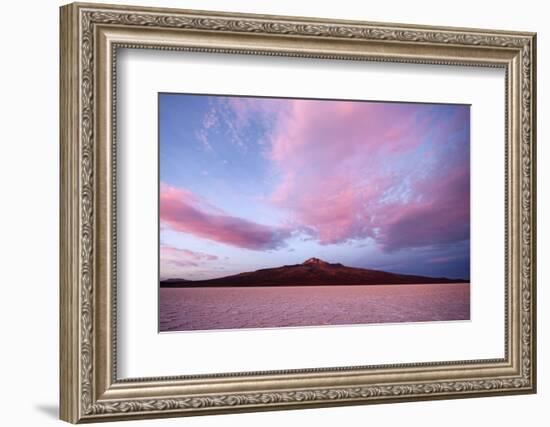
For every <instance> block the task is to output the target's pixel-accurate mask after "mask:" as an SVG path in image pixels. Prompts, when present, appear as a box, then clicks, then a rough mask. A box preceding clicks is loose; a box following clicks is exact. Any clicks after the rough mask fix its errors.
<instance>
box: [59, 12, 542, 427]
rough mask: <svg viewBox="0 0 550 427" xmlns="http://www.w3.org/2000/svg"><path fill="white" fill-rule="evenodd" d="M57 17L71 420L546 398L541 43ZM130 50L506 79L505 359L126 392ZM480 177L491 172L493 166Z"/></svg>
mask: <svg viewBox="0 0 550 427" xmlns="http://www.w3.org/2000/svg"><path fill="white" fill-rule="evenodd" d="M60 18H61V19H60V22H61V37H60V43H61V45H60V52H61V62H60V92H61V93H60V110H61V111H60V136H61V141H60V143H61V176H60V180H61V205H60V211H61V218H60V229H61V236H60V260H61V261H60V262H61V265H60V277H61V279H60V387H61V396H60V408H61V410H60V416H61V419H63V420H65V421H68V422H71V423H79V422H96V421H113V420H124V419H137V418H157V417H171V416H186V415H201V414H216V413H228V412H245V411H259V410H276V409H286V408H288V409H291V408H292V409H295V408H308V407H309V408H311V407H322V406H334V405H357V404H370V403H386V402H400V401H412V400H431V399H445V398H463V397H479V396H488V395H501V394H521V393H534V392H535V391H536V317H535V316H536V287H535V281H536V218H535V214H536V182H535V181H536V170H535V136H536V116H535V105H536V101H535V93H536V85H535V82H536V35H535V34H534V33H526V32H525V33H524V32H511V31H496V30H480V29H463V28H445V27H427V26H413V25H401V24H382V23H369V22H354V21H331V20H323V19H313V18H296V17H281V16H263V15H246V14H231V13H218V12H204V11H190V10H175V9H160V8H143V7H129V6H128V7H127V6H113V5H100V4H81V3H75V4H70V5H67V6H63V7H62V8H61V16H60ZM121 49H152V50H171V51H188V52H202V53H205V54H208V53H216V54H219V53H223V54H227V55H235V54H239V55H242V54H245V55H263V56H281V57H299V58H316V59H319V60H331V59H338V60H344V61H347V60H349V61H378V62H390V63H404V64H440V65H445V66H474V67H476V66H477V67H494V68H500V69H502V70H504V72H505V87H503V91H502V97H503V98H504V99H505V110H506V113H505V119H504V122H505V130H504V135H505V140H504V141H502V144H501V146H502V147H503V150H505V174H504V176H502V177H501V178H502V181H503V182H504V186H505V189H506V191H505V193H506V194H505V197H504V198H505V212H502V215H503V216H504V218H505V229H504V230H502V233H503V235H504V236H505V237H504V240H505V253H504V254H503V253H487V254H483V256H486V257H503V258H504V260H505V273H504V276H505V280H504V283H502V287H503V293H504V295H505V307H504V308H503V310H504V316H503V317H504V324H503V325H502V327H503V328H504V337H505V339H504V342H503V343H502V345H503V347H504V350H503V354H504V357H502V358H497V359H476V360H456V361H445V362H439V361H436V360H434V361H433V362H422V363H404V364H382V365H362V366H338V367H334V368H317V367H315V366H312V367H311V368H308V369H289V370H273V371H271V370H268V371H261V372H239V373H224V372H219V373H215V374H212V373H210V374H205V375H182V376H175V377H152V378H150V377H147V378H130V379H128V378H119V376H118V375H117V372H118V369H117V363H118V362H117V343H119V340H120V337H119V336H118V335H117V256H119V255H120V254H118V255H117V228H116V226H117V209H116V199H117V186H116V173H117V164H118V163H117V151H116V136H117V133H116V125H117V115H116V112H117V109H116V105H117V97H116V85H117V74H116V63H117V53H118V52H119V51H120V50H121ZM484 167H485V169H486V171H487V173H491V165H490V164H487V165H485V166H484ZM156 285H157V284H151V286H156ZM144 286H145V284H144ZM358 339H360V337H358ZM184 363H185V362H184V361H183V362H182V364H184ZM182 368H183V366H182ZM182 372H183V369H182Z"/></svg>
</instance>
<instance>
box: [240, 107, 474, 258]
mask: <svg viewBox="0 0 550 427" xmlns="http://www.w3.org/2000/svg"><path fill="white" fill-rule="evenodd" d="M289 105H290V108H288V107H287V109H286V110H283V111H281V113H280V114H278V115H277V119H276V125H275V126H274V129H273V132H272V134H271V138H270V142H271V149H270V151H269V153H268V156H269V158H270V159H271V160H272V161H273V162H274V164H275V165H276V167H277V169H278V170H279V172H280V183H279V185H278V186H277V187H276V188H275V190H274V192H273V194H272V196H271V201H272V202H273V203H274V204H276V205H277V206H278V207H280V208H282V209H285V210H287V211H288V212H289V214H290V215H291V217H292V220H293V221H295V222H296V223H297V224H299V225H300V226H301V227H302V228H303V229H305V230H309V231H310V233H311V234H312V235H314V236H315V237H316V238H317V239H318V241H319V242H320V243H321V244H333V243H340V242H344V241H346V240H349V239H362V238H367V237H371V238H373V239H375V241H376V242H377V243H378V245H379V246H380V247H381V248H382V249H384V250H387V251H391V250H397V249H401V248H406V247H418V246H426V245H433V244H439V243H448V242H455V241H460V240H464V239H467V238H469V160H468V153H469V147H468V140H467V138H466V139H464V141H461V142H459V143H458V144H457V143H453V142H452V141H453V138H458V137H459V136H460V135H459V136H457V133H459V132H461V131H464V129H465V127H466V129H467V127H468V126H469V118H468V117H469V116H468V114H469V112H468V109H467V108H466V107H463V108H458V109H456V111H455V110H451V111H450V112H445V111H444V108H443V107H441V106H440V107H434V106H431V105H418V104H415V105H411V104H402V103H358V102H337V103H335V102H323V101H313V100H295V101H292V102H290V104H289ZM240 108H241V109H242V108H245V106H244V107H243V105H241V106H240ZM434 110H435V111H436V112H437V113H438V114H440V115H439V116H437V115H434V114H433V111H434ZM442 111H443V113H442ZM272 113H273V111H272ZM240 114H241V115H244V114H245V113H243V112H241V113H240ZM442 114H443V115H442ZM463 138H464V137H463ZM427 142H430V144H431V145H430V144H428V145H429V146H427V147H426V148H425V150H424V151H421V150H419V148H420V147H421V146H422V145H423V144H425V143H427ZM452 150H455V151H457V150H458V152H456V153H455V152H453V151H452ZM455 163H456V164H455Z"/></svg>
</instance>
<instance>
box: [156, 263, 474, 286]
mask: <svg viewBox="0 0 550 427" xmlns="http://www.w3.org/2000/svg"><path fill="white" fill-rule="evenodd" d="M466 282H468V280H462V279H448V278H446V277H426V276H413V275H408V274H396V273H388V272H385V271H380V270H369V269H366V268H356V267H347V266H345V265H343V264H340V263H336V264H331V263H329V262H326V261H323V260H321V259H319V258H309V259H308V260H306V261H304V262H303V263H302V264H294V265H284V266H282V267H276V268H264V269H262V270H257V271H251V272H246V273H239V274H235V275H232V276H226V277H220V278H217V279H209V280H185V279H167V280H161V282H160V286H161V287H163V288H180V287H207V286H212V287H215V286H235V287H236V286H328V285H331V286H335V285H402V284H431V283H466Z"/></svg>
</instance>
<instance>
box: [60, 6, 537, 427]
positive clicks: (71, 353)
mask: <svg viewBox="0 0 550 427" xmlns="http://www.w3.org/2000/svg"><path fill="white" fill-rule="evenodd" d="M86 7H89V8H90V9H91V10H94V11H98V10H99V8H101V9H104V10H101V11H100V12H101V13H104V12H106V11H117V12H121V11H122V12H125V11H128V12H130V11H136V12H143V13H146V12H151V11H154V10H155V9H156V8H154V9H152V8H151V9H149V8H141V7H127V6H114V5H101V4H82V3H80V4H78V3H77V4H72V5H68V6H63V7H61V10H60V17H61V33H60V52H61V63H60V139H61V144H60V146H61V151H60V160H61V175H60V178H61V197H60V211H61V215H60V263H61V265H60V304H61V306H60V316H61V320H60V349H61V352H60V384H61V405H60V406H61V411H60V418H61V419H63V420H65V421H68V422H72V423H79V422H95V421H109V420H119V419H139V418H161V417H168V416H182V415H200V414H207V413H208V414H210V413H212V414H213V413H230V412H231V413H233V412H250V411H258V410H262V411H263V410H275V409H291V408H306V407H327V406H336V405H349V404H364V403H371V404H372V403H382V402H383V401H385V400H386V399H380V400H379V399H376V398H374V399H373V400H370V402H367V401H366V399H367V398H366V397H362V395H360V396H359V397H356V390H355V389H342V390H336V389H326V390H296V391H291V392H290V391H289V392H288V393H285V392H281V393H276V392H275V391H273V390H271V391H269V393H263V394H261V395H255V394H251V393H244V392H243V393H239V394H235V393H234V394H233V395H218V396H214V395H208V396H191V397H189V398H188V399H183V400H182V399H180V400H177V399H166V398H164V399H163V398H161V399H149V398H146V399H142V400H133V399H129V400H128V399H127V400H117V399H113V400H111V401H108V400H107V401H103V402H102V401H98V400H96V399H97V396H94V392H95V391H96V386H97V383H96V379H95V378H94V377H93V374H94V373H95V372H94V371H95V369H94V364H95V363H96V361H95V359H94V353H95V352H96V345H97V342H96V336H95V333H96V331H97V329H96V330H92V329H91V327H92V325H90V324H89V322H90V316H91V315H92V314H94V310H93V309H94V307H95V304H96V303H97V300H96V299H97V294H96V293H95V292H94V293H93V294H92V291H93V288H94V287H95V285H97V276H96V275H92V273H93V271H90V270H89V267H90V266H92V267H93V266H94V264H95V262H97V259H95V255H94V253H93V252H94V248H95V243H92V242H90V241H89V238H90V237H92V238H95V236H94V235H95V232H96V230H97V229H96V227H97V223H95V224H94V216H95V212H94V211H95V209H94V207H95V206H96V204H97V198H96V196H97V195H96V193H95V185H96V184H97V183H96V182H94V181H95V177H94V175H95V172H96V171H97V164H96V163H95V162H96V161H97V158H96V156H95V155H94V150H95V147H96V145H95V144H94V143H93V142H94V139H95V138H97V135H94V130H96V129H95V124H93V122H94V121H93V119H94V115H95V111H96V110H95V109H94V108H93V111H92V112H91V113H90V114H89V111H88V110H86V111H83V110H82V106H83V105H84V106H87V105H88V103H89V101H90V100H92V104H93V103H94V102H95V100H94V98H95V96H94V94H95V93H94V92H93V91H95V90H96V89H95V87H94V86H95V85H94V83H95V82H94V81H93V80H94V79H93V77H94V75H95V74H94V73H95V72H97V71H96V70H93V71H92V80H91V81H90V80H89V79H90V72H89V70H88V68H87V63H86V61H84V59H86V60H87V59H90V61H91V62H92V64H93V62H94V61H93V60H94V59H95V58H94V50H93V48H92V50H91V51H90V50H89V49H90V47H91V46H92V47H93V45H94V43H93V41H94V37H92V38H91V39H86V38H84V39H81V38H80V37H81V36H83V35H82V34H81V30H82V28H83V29H86V28H87V25H88V23H89V21H87V20H84V21H81V20H80V18H81V12H82V11H83V8H86ZM157 10H163V11H164V12H166V13H184V12H187V13H191V12H192V11H184V10H177V9H168V10H167V9H157ZM84 12H86V11H84ZM113 13H114V12H113ZM196 13H197V15H198V16H197V17H195V16H194V17H193V18H194V19H195V18H196V19H197V22H198V23H199V25H198V26H197V27H200V28H201V29H205V30H207V31H211V30H212V31H217V30H221V31H227V30H226V29H223V28H221V29H220V28H218V27H217V26H216V24H217V21H216V20H214V18H220V21H224V19H223V17H234V18H238V17H240V16H242V17H243V18H244V21H245V22H246V20H247V18H249V19H250V21H251V22H250V23H251V24H256V23H258V22H260V21H258V20H262V16H261V15H247V14H235V15H233V14H222V13H218V12H205V11H202V12H196ZM107 15H109V14H107ZM130 18H133V14H131V16H130ZM145 18H149V17H148V16H145ZM271 18H273V19H275V18H277V19H282V20H285V24H286V25H287V26H288V27H289V28H290V33H289V34H295V33H296V34H297V37H309V36H315V37H317V36H319V37H324V36H327V38H326V39H327V40H328V39H343V38H345V37H348V36H349V37H351V38H359V39H360V38H362V37H363V33H362V32H361V33H360V32H358V29H357V28H355V29H354V28H346V29H347V30H350V31H352V30H353V31H352V32H350V33H349V34H348V33H347V32H346V33H345V34H340V33H338V34H336V35H335V34H333V33H332V32H329V31H328V30H329V29H328V28H317V27H316V25H317V24H319V27H321V24H324V23H325V22H328V21H322V22H318V21H317V20H316V19H314V18H311V21H310V20H309V18H296V19H294V18H291V17H283V16H280V17H271ZM110 19H111V18H110V17H109V16H106V17H105V19H104V20H105V22H110V21H109V20H110ZM128 19H129V18H128ZM252 21H254V22H252ZM267 21H269V19H267ZM267 23H268V24H270V23H269V22H267ZM298 23H304V25H305V24H307V25H305V26H306V27H307V28H306V29H309V28H310V27H311V28H312V29H313V30H316V31H319V34H313V35H312V34H309V33H308V32H307V31H305V30H304V29H303V28H301V27H302V26H301V25H297V24H298ZM338 23H340V24H343V25H345V22H343V21H335V22H334V24H338ZM115 24H116V22H115ZM203 24H204V25H203ZM261 24H262V28H263V24H264V22H261ZM363 24H365V25H366V24H369V25H373V24H374V23H358V25H361V26H362V25H363ZM131 25H138V26H139V25H142V26H143V25H151V24H150V23H149V21H148V19H144V21H143V23H141V24H140V23H137V22H133V21H132V22H131ZM234 25H235V24H234V23H232V24H231V25H229V26H228V28H229V29H232V30H233V31H235V28H236V32H237V33H240V32H244V33H250V32H254V31H255V27H254V26H253V25H251V26H249V27H246V28H241V27H240V26H238V27H235V28H233V26H234ZM386 25H387V26H388V27H387V28H388V31H389V30H391V29H392V26H393V24H386ZM323 26H324V25H323ZM81 27H82V28H81ZM183 27H184V25H182V28H183ZM222 27H223V26H222ZM294 27H295V28H296V29H293V28H294ZM190 28H195V24H194V23H191V24H190ZM413 28H416V27H413V26H405V27H404V28H403V30H405V33H404V34H401V33H399V34H398V35H397V39H398V40H397V41H401V39H403V40H405V38H407V41H408V42H411V39H408V37H410V36H412V38H413V39H414V40H412V41H415V40H416V35H415V34H416V32H414V31H410V30H411V29H413ZM420 28H422V27H420ZM267 29H268V30H269V31H266V33H275V35H280V34H279V33H281V34H282V33H283V29H281V28H278V27H268V28H267ZM375 29H376V28H375ZM425 29H426V30H428V31H431V32H436V33H435V36H439V35H444V37H443V38H440V37H435V38H434V39H433V40H432V38H431V36H430V37H423V36H422V34H420V33H421V32H422V31H419V32H418V40H419V41H420V43H423V44H425V45H439V44H442V43H446V44H447V46H448V45H454V44H461V43H462V44H466V45H470V46H472V45H475V44H477V43H481V45H482V46H484V44H487V46H497V44H499V45H500V46H499V47H504V48H510V49H514V50H517V49H518V48H520V49H523V51H524V52H525V50H527V49H529V50H530V52H526V53H527V54H526V55H525V56H524V57H523V59H525V60H526V62H527V61H530V65H531V66H529V64H527V66H526V67H525V68H524V69H527V68H528V69H529V71H528V74H527V73H526V74H527V75H528V78H527V84H526V85H525V86H523V87H522V85H521V84H520V85H519V88H520V89H519V93H520V94H522V95H525V92H527V94H528V96H527V97H526V98H523V102H524V104H523V105H524V108H525V109H524V110H522V111H523V112H526V113H527V114H529V115H530V117H529V118H528V119H527V120H525V121H523V123H522V121H521V120H520V121H519V122H518V127H520V126H521V125H523V126H524V127H523V129H522V130H523V131H525V132H529V133H530V135H529V137H527V138H524V139H523V142H524V146H523V147H524V148H525V149H526V150H528V154H526V155H525V156H521V158H522V160H523V161H525V162H527V166H526V167H525V169H523V168H521V173H525V175H523V176H525V178H526V179H528V180H529V182H525V186H524V187H523V188H522V190H521V191H520V198H521V195H523V194H524V192H523V189H526V190H527V191H529V192H530V194H529V195H527V194H525V199H524V200H523V201H524V202H526V205H525V206H527V208H524V210H523V212H524V213H525V212H526V215H524V216H523V219H524V220H525V221H526V223H527V224H526V225H527V226H528V227H529V226H530V230H527V232H526V236H527V240H526V247H525V249H524V250H525V254H526V255H525V256H526V257H527V264H526V265H527V270H526V271H527V273H524V274H526V283H525V286H524V288H523V290H524V291H525V294H524V300H523V303H524V304H525V307H526V308H525V311H528V312H529V315H527V316H525V317H524V318H523V319H522V320H524V322H525V323H524V326H525V327H526V328H527V329H525V328H523V330H524V331H525V330H527V332H526V333H525V335H523V334H522V338H524V339H526V341H524V346H523V347H522V348H521V349H519V357H520V359H522V360H523V359H524V358H526V359H525V360H526V361H527V362H531V363H530V364H529V363H528V364H527V365H524V368H526V369H524V370H523V376H522V378H517V379H515V380H514V379H510V381H512V382H510V383H508V382H506V381H507V380H506V381H504V380H505V379H503V381H504V382H503V385H502V388H501V389H500V390H498V389H499V388H500V387H501V386H499V385H498V384H497V385H496V386H494V384H493V382H491V381H488V382H486V381H483V380H479V381H477V383H476V384H477V385H476V384H473V381H471V382H472V384H473V385H472V387H473V388H472V389H471V390H470V392H471V394H470V393H468V394H466V393H464V390H458V389H456V390H455V389H453V388H452V387H453V384H452V383H449V384H442V385H441V387H443V388H442V389H441V390H439V391H438V389H437V387H436V388H433V387H435V386H437V384H435V383H434V384H431V383H428V384H423V385H421V386H422V387H424V389H423V392H422V393H420V392H418V391H417V390H416V389H415V386H416V384H410V385H408V384H404V385H398V387H402V388H401V389H399V390H398V391H400V393H399V395H393V394H391V392H392V390H390V388H388V393H390V394H391V396H390V398H389V399H388V400H389V401H391V402H398V401H410V400H435V399H439V398H463V397H473V396H475V395H478V396H484V395H497V394H501V393H502V394H524V393H533V392H535V391H536V359H535V355H536V337H535V329H536V324H535V323H534V322H536V314H535V283H536V276H535V274H536V264H535V255H536V248H535V244H536V224H535V220H536V211H535V209H536V205H535V202H536V193H535V191H536V177H535V173H536V168H535V158H536V151H535V144H536V135H535V125H536V124H535V120H536V116H535V111H536V98H535V91H536V82H535V75H536V69H535V67H536V63H535V61H536V35H535V34H534V33H529V34H527V33H516V35H517V37H516V36H515V35H513V34H512V33H506V32H495V34H493V33H492V32H490V31H488V30H487V31H481V30H480V31H479V33H477V30H473V29H468V31H467V32H466V33H465V35H463V37H466V38H465V39H464V40H462V41H460V40H459V41H458V42H457V41H456V40H455V39H453V38H452V36H453V34H452V33H453V30H459V29H458V28H454V29H453V28H448V29H445V28H441V29H440V28H438V27H426V28H425ZM396 30H399V31H401V30H402V29H401V28H397V29H396ZM308 31H309V30H308ZM437 31H445V32H446V33H445V34H444V33H437ZM496 34H500V35H499V36H497V35H496ZM520 34H521V36H520ZM432 36H433V35H432ZM459 36H460V34H459ZM392 37H393V35H392V34H390V39H391V38H392ZM468 37H472V38H473V39H469V38H468ZM377 38H378V39H380V40H382V38H381V37H377ZM83 40H84V41H83ZM418 40H417V41H418ZM472 40H473V41H472ZM476 40H477V41H476ZM500 43H502V44H500ZM83 46H86V48H87V49H88V50H86V49H84V50H82V47H83ZM520 46H521V47H520ZM86 55H91V56H90V58H88V56H86ZM81 59H82V60H83V62H81ZM405 62H407V61H405ZM519 63H520V64H521V65H524V66H525V64H523V61H522V60H519ZM93 66H95V65H93ZM82 74H84V75H85V76H86V80H85V82H84V79H83V76H82ZM518 77H519V76H518ZM81 79H82V80H81ZM83 82H84V83H83ZM524 83H525V82H524ZM89 84H91V88H92V89H93V90H92V92H90V93H88V89H89V88H90V86H88V85H89ZM524 91H525V92H524ZM81 97H82V99H81ZM520 102H521V101H520ZM87 108H88V107H87ZM91 119H92V122H91V124H92V125H91V127H90V121H89V120H91ZM520 134H521V135H523V133H522V132H521V131H520ZM90 162H91V164H90ZM90 178H91V182H90V181H89V180H90ZM84 192H85V193H86V194H85V196H86V197H84V198H81V197H80V196H81V195H83V194H84ZM90 192H92V193H91V194H90ZM83 227H84V228H85V230H84V229H82V228H83ZM522 258H523V257H522ZM532 273H534V274H532ZM94 276H95V277H94ZM529 293H530V295H531V297H529ZM90 308H91V309H92V310H91V311H90ZM529 327H530V328H531V331H529ZM529 339H530V341H527V340H529ZM521 350H523V353H522V351H521ZM499 380H500V379H498V378H497V379H495V381H497V382H498V381H499ZM514 381H517V382H514ZM465 384H466V385H467V386H468V385H469V383H468V382H467V381H466V382H465ZM448 386H449V387H450V389H449V390H448V389H447V388H446V387H448ZM409 388H410V392H409V391H408V390H409ZM380 390H381V393H382V394H381V396H382V395H383V396H385V389H384V388H383V387H380ZM401 390H402V391H403V393H401ZM317 391H319V393H321V394H318V393H317ZM340 391H341V392H342V393H343V394H342V395H341V396H340V394H338V396H337V397H336V400H333V397H331V396H332V394H330V395H329V393H336V392H338V393H340ZM348 392H349V393H350V395H349V396H348V395H347V394H346V393H348ZM322 393H325V394H327V397H325V398H323V395H322ZM459 393H462V394H459ZM359 394H361V393H359ZM377 396H378V395H368V397H369V399H370V398H373V397H377ZM388 396H389V395H388ZM264 398H269V399H272V400H269V401H264ZM304 398H305V400H304Z"/></svg>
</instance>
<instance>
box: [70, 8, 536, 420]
mask: <svg viewBox="0 0 550 427" xmlns="http://www.w3.org/2000/svg"><path fill="white" fill-rule="evenodd" d="M60 22H61V49H60V51H61V84H60V88H61V94H60V97H61V98H60V100H61V107H60V108H61V111H60V123H61V124H60V134H61V166H62V168H61V239H60V242H61V245H60V246H61V248H60V251H61V283H60V298H61V303H60V306H61V313H60V325H61V331H60V337H61V344H60V345H61V348H60V372H61V377H60V386H61V402H60V406H61V411H60V413H61V418H62V419H63V420H65V421H69V422H72V423H79V422H93V421H112V420H123V419H131V418H133V419H135V418H155V417H169V416H185V415H200V414H215V413H227V412H243V411H258V410H275V409H285V408H288V409H291V408H292V409H295V408H307V407H320V406H331V405H354V404H369V403H386V402H400V401H411V400H430V399H443V398H462V397H479V396H487V395H496V394H520V393H534V392H535V391H536V331H535V327H536V318H535V315H536V310H535V309H536V287H535V278H536V270H535V268H536V257H535V255H536V254H535V247H536V244H535V236H536V221H535V212H536V199H535V195H536V191H535V190H536V182H535V177H536V173H535V130H536V116H535V105H536V102H535V82H536V78H535V71H536V62H535V59H536V46H535V40H536V37H535V34H533V33H523V32H521V33H520V32H510V31H496V30H480V29H463V28H439V27H427V26H412V25H402V24H381V23H369V22H353V21H331V20H323V19H313V18H296V17H281V16H263V15H244V14H231V13H218V12H205V11H189V10H175V9H158V8H142V7H129V6H110V5H94V4H78V3H77V4H70V5H67V6H63V7H62V8H61V20H60Z"/></svg>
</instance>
